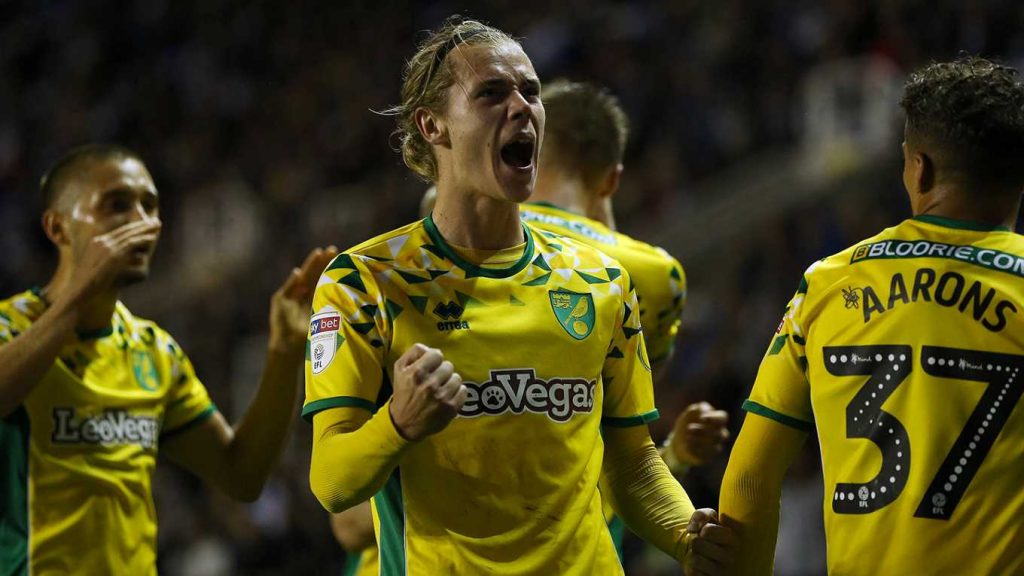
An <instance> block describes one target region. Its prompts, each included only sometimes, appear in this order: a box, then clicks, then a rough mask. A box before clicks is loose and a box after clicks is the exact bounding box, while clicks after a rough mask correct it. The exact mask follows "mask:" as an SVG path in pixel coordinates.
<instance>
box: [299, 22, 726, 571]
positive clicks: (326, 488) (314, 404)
mask: <svg viewBox="0 0 1024 576" xmlns="http://www.w3.org/2000/svg"><path fill="white" fill-rule="evenodd" d="M398 116H399V125H400V130H401V131H402V133H403V135H404V145H403V152H404V157H405V160H406V162H407V164H409V165H410V166H411V167H412V168H413V169H414V170H415V171H416V172H417V173H419V174H420V175H422V176H424V177H425V178H428V179H430V180H433V181H435V182H436V183H437V187H438V202H437V206H436V208H435V210H434V213H433V215H432V217H430V218H427V219H425V220H424V221H422V222H417V223H414V224H410V225H408V226H405V227H403V228H400V229H398V230H395V231H393V232H390V233H388V234H384V235H382V236H379V237H377V238H374V239H372V240H369V241H367V242H365V243H363V244H361V245H359V246H356V247H354V248H352V249H350V250H348V251H346V252H345V253H344V254H342V255H341V256H339V257H338V258H336V259H335V260H334V262H332V263H331V265H330V266H328V269H327V271H326V272H325V274H324V276H323V277H322V278H321V281H320V284H319V286H318V288H317V292H316V296H315V298H314V307H313V309H314V315H313V320H312V323H311V326H310V334H309V339H310V351H311V354H310V361H309V362H308V363H307V374H306V379H307V385H306V404H305V407H304V409H303V413H304V415H306V416H307V417H309V418H312V420H313V425H314V445H313V461H312V466H311V471H310V482H311V486H312V488H313V491H314V493H315V494H316V495H317V497H318V498H319V499H320V501H321V502H322V503H323V504H324V506H325V507H326V508H327V509H328V510H329V511H332V512H339V511H341V510H344V509H346V508H349V507H351V506H354V505H356V504H359V503H360V502H362V501H364V500H365V499H367V498H368V497H371V496H372V497H373V498H372V507H373V517H374V524H375V528H376V533H377V542H378V549H379V553H380V570H381V573H382V574H438V573H462V574H471V573H488V572H489V573H494V574H570V575H571V574H616V573H621V570H622V569H621V566H620V565H619V563H618V559H617V556H616V554H615V550H614V547H613V545H612V542H611V538H610V537H609V535H608V531H607V528H606V527H605V525H604V521H603V517H602V514H601V496H600V495H599V494H598V491H597V479H598V476H599V474H600V473H601V471H602V469H603V470H604V473H605V474H606V475H607V477H608V486H609V488H610V490H609V493H608V494H607V495H606V496H608V497H609V498H610V499H611V500H612V502H613V503H614V504H615V506H616V510H617V511H618V512H619V513H620V514H621V515H622V516H623V518H624V519H625V520H626V521H627V523H629V524H630V525H631V527H632V528H633V529H634V530H635V531H636V532H638V533H639V534H640V535H641V536H643V537H645V538H647V539H649V540H650V541H652V542H653V543H654V544H656V545H657V546H659V547H660V548H661V549H663V550H665V551H666V552H668V553H669V554H672V555H673V556H674V557H675V558H677V559H678V560H679V561H680V562H681V563H683V564H685V565H686V566H687V568H689V569H690V570H691V571H695V570H706V571H707V573H715V571H716V570H720V569H722V567H724V566H725V565H726V564H727V563H728V561H729V554H728V550H727V544H728V532H727V531H725V530H723V529H722V528H721V527H718V526H715V525H714V524H710V523H705V522H706V521H707V520H708V519H709V518H710V517H712V514H711V512H710V511H708V512H705V513H703V514H701V513H698V514H694V513H693V508H692V505H690V503H689V501H688V499H687V498H686V495H685V493H684V492H683V491H682V489H681V487H680V486H679V485H678V483H677V482H676V481H675V480H674V478H672V476H671V474H670V473H669V471H668V469H667V468H666V467H665V464H664V463H663V462H662V460H661V458H660V457H659V456H658V452H657V449H656V448H655V447H654V445H653V443H652V442H651V440H650V437H649V435H648V433H647V430H646V426H644V424H645V423H646V422H647V421H649V420H650V419H651V418H653V417H654V416H655V415H656V411H655V410H654V404H653V397H652V391H651V380H650V378H651V377H650V364H649V361H648V360H647V357H646V350H645V348H644V345H643V336H642V334H641V331H640V324H639V313H638V312H639V311H638V307H637V304H636V297H635V295H634V293H633V290H632V289H631V286H630V284H629V279H628V278H629V277H628V273H627V272H625V271H624V270H623V269H622V267H621V265H619V264H618V262H616V261H615V260H613V259H611V258H609V257H607V256H605V255H604V254H602V253H600V252H597V251H595V250H593V249H591V248H588V247H586V246H584V245H582V244H577V243H576V242H574V241H572V240H569V239H562V238H557V239H556V238H551V237H548V236H546V235H545V234H543V233H541V232H539V231H536V230H533V229H531V228H530V227H529V226H524V225H523V224H522V223H521V221H520V219H519V207H518V203H519V202H522V201H523V200H525V199H526V198H527V197H529V194H530V192H531V191H532V188H533V183H534V178H535V173H536V158H537V153H538V150H539V147H540V137H541V135H542V134H543V126H544V108H543V104H542V103H541V100H540V83H539V81H538V80H537V77H536V74H535V72H534V71H533V67H532V65H531V63H530V61H529V59H528V58H527V57H526V55H525V54H524V53H523V51H522V49H521V47H520V46H519V44H518V43H517V42H515V41H514V40H513V39H511V38H510V37H509V36H507V35H505V34H504V33H502V32H500V31H498V30H496V29H494V28H490V27H488V26H485V25H483V24H480V23H478V22H473V21H466V22H458V21H454V20H453V21H449V22H448V23H447V24H446V25H445V26H444V27H443V28H441V29H440V30H439V31H436V32H434V33H432V34H431V35H430V36H429V37H428V39H427V40H426V41H425V42H424V43H423V45H422V46H421V47H420V50H419V51H418V52H417V54H416V55H415V56H414V57H413V58H412V59H411V60H410V62H409V65H408V66H407V69H406V77H405V83H404V86H403V91H402V105H401V106H400V107H399V108H398ZM579 272H582V273H584V274H588V275H590V276H591V277H593V278H598V277H600V278H601V281H600V282H591V281H588V280H587V279H586V278H585V277H584V276H582V275H581V274H579ZM602 430H603V442H602ZM691 515H693V516H694V518H693V520H694V521H693V523H692V526H691V527H690V528H691V530H692V532H693V533H696V532H700V533H701V538H698V539H694V538H693V537H692V536H691V537H688V536H687V534H688V524H690V523H691V522H690V521H691ZM701 525H703V526H701Z"/></svg>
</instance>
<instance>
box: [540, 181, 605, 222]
mask: <svg viewBox="0 0 1024 576" xmlns="http://www.w3.org/2000/svg"><path fill="white" fill-rule="evenodd" d="M530 201H531V202H547V203H549V204H554V205H555V206H558V207H559V208H561V209H563V210H568V211H570V212H574V213H576V214H582V215H584V216H586V217H588V218H593V216H591V215H590V214H591V212H592V209H591V204H592V202H591V201H590V194H588V193H587V187H586V185H585V184H584V182H583V179H582V178H575V177H572V176H569V175H567V174H565V173H564V172H562V171H561V170H541V171H540V174H538V175H537V185H536V186H535V187H534V189H533V194H532V195H530Z"/></svg>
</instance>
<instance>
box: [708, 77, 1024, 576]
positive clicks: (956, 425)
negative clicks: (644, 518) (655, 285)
mask: <svg viewBox="0 0 1024 576" xmlns="http://www.w3.org/2000/svg"><path fill="white" fill-rule="evenodd" d="M1014 74H1015V71H1014V70H1012V69H1010V68H1007V67H1005V66H1000V65H997V64H994V63H992V62H989V61H987V60H984V59H981V58H975V57H971V58H963V59H960V60H957V61H955V62H951V63H942V64H932V65H930V66H927V67H925V68H923V69H921V70H919V71H917V72H915V73H914V74H912V75H911V76H910V78H909V80H908V81H907V84H906V87H905V92H904V96H903V100H902V106H903V108H904V110H905V111H906V128H905V135H904V142H903V159H904V168H903V183H904V185H905V187H906V189H907V193H908V195H909V197H910V205H911V209H912V211H913V214H914V217H913V218H912V219H910V220H906V221H904V222H902V223H900V224H899V225H897V226H895V227H893V228H888V229H886V230H883V231H882V232H881V233H879V234H878V235H876V236H874V237H872V238H869V239H867V240H864V241H862V242H859V243H857V244H856V245H854V246H852V247H850V248H848V249H847V250H844V251H842V252H840V253H838V254H836V255H834V256H830V257H828V258H826V259H824V260H822V261H820V262H817V263H815V264H813V265H812V266H811V267H810V268H808V270H807V272H806V273H805V275H804V278H803V280H802V281H801V282H800V287H799V289H798V290H797V293H796V295H795V296H794V297H793V300H792V301H791V302H790V303H789V306H788V307H787V309H786V313H785V316H784V317H783V320H782V324H781V325H780V326H779V329H778V331H777V333H776V335H775V336H774V337H773V339H772V342H771V345H770V347H769V349H768V352H767V354H766V355H765V357H764V360H763V361H762V363H761V368H760V371H759V372H758V375H757V380H756V382H755V384H754V388H753V391H752V392H751V395H750V398H749V400H747V402H746V403H745V405H744V407H745V408H746V410H747V411H748V412H749V415H748V416H747V419H746V421H745V422H744V424H743V429H742V431H741V433H740V435H739V438H738V439H737V442H736V445H735V447H734V448H733V452H732V455H731V458H730V461H729V467H728V470H727V471H726V476H725V480H724V485H723V487H722V500H721V507H722V514H723V520H727V521H728V522H731V523H732V524H734V525H735V527H736V532H737V533H738V535H739V537H740V540H741V546H740V553H739V554H737V558H738V563H739V564H740V565H741V566H740V568H741V573H742V574H769V573H770V572H771V569H772V555H773V552H774V548H775V535H776V530H777V524H778V507H779V492H780V485H781V482H782V478H783V475H784V474H785V471H786V469H787V468H788V467H789V465H790V463H791V462H792V461H793V458H794V457H795V456H796V454H797V453H798V450H799V449H800V447H801V445H802V444H803V442H804V440H805V438H806V437H807V433H808V432H809V431H811V430H816V432H817V435H818V441H819V443H820V446H821V458H822V467H823V469H824V478H825V531H826V538H827V541H828V567H829V572H830V573H835V574H964V573H971V574H1022V573H1024V555H1022V554H1021V550H1024V531H1022V530H1021V528H1020V517H1021V515H1022V514H1024V492H1022V491H1021V489H1020V487H1021V486H1022V485H1024V466H1022V465H1021V462H1022V461H1024V413H1022V412H1021V410H1020V409H1019V406H1017V404H1018V401H1019V399H1020V396H1021V392H1022V391H1024V375H1022V374H1021V371H1022V369H1024V318H1022V314H1024V282H1022V281H1021V280H1022V278H1024V240H1022V239H1021V237H1020V236H1018V235H1016V234H1014V233H1013V232H1011V230H1010V227H1011V226H1013V224H1014V221H1015V219H1016V216H1017V212H1018V210H1019V207H1020V196H1021V191H1022V189H1024V163H1022V162H1021V158H1022V155H1024V86H1022V84H1021V83H1020V82H1019V81H1018V80H1017V79H1016V78H1015V77H1014Z"/></svg>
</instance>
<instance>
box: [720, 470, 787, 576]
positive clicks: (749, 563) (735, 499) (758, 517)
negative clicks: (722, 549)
mask: <svg viewBox="0 0 1024 576" xmlns="http://www.w3.org/2000/svg"><path fill="white" fill-rule="evenodd" d="M781 495H782V486H781V484H779V483H768V482H765V480H764V478H763V477H762V476H761V475H760V474H759V473H758V472H757V471H755V470H748V469H745V468H744V467H742V466H739V465H734V463H733V462H732V461H730V462H729V467H728V468H727V469H726V472H725V477H724V478H723V479H722V492H721V502H720V504H719V505H720V508H721V517H722V522H723V523H724V525H725V526H727V527H729V528H731V529H732V530H733V531H734V532H735V533H736V536H737V538H738V540H739V543H740V544H739V549H738V551H737V552H738V553H737V555H736V556H737V557H736V574H737V575H742V576H748V575H750V576H752V575H759V574H769V575H770V574H771V573H772V566H773V565H774V560H775V543H776V539H777V537H778V531H779V500H780V498H781Z"/></svg>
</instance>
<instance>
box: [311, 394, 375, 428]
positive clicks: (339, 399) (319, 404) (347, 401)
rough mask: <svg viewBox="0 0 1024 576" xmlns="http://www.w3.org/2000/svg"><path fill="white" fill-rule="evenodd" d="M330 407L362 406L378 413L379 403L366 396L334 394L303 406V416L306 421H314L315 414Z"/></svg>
mask: <svg viewBox="0 0 1024 576" xmlns="http://www.w3.org/2000/svg"><path fill="white" fill-rule="evenodd" d="M329 408H362V409H364V410H369V412H370V414H376V413H377V405H376V404H374V403H373V402H370V401H369V400H367V399H365V398H359V397H358V396H334V397H332V398H321V399H320V400H314V401H312V402H310V403H309V404H306V405H305V406H303V407H302V418H303V419H304V420H305V421H306V422H312V421H313V415H314V414H316V413H317V412H323V411H324V410H327V409H329Z"/></svg>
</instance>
